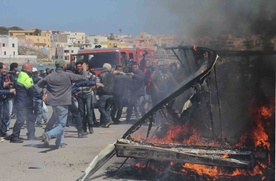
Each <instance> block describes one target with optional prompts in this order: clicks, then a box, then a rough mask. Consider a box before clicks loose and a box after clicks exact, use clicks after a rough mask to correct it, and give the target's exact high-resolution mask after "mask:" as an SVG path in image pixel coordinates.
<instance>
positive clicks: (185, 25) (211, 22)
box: [153, 0, 276, 37]
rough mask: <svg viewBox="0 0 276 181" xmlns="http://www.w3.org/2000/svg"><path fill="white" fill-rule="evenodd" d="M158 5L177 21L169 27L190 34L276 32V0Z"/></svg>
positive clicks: (172, 0) (182, 0) (181, 0)
mask: <svg viewBox="0 0 276 181" xmlns="http://www.w3.org/2000/svg"><path fill="white" fill-rule="evenodd" d="M155 5H156V6H159V8H162V9H165V10H166V11H167V13H168V14H169V16H171V18H172V21H175V27H168V28H174V29H175V30H174V31H175V33H177V34H185V35H187V36H189V37H198V36H205V35H206V36H211V37H217V36H220V35H225V34H231V35H236V36H245V35H251V34H263V35H264V34H268V35H276V31H275V28H276V11H275V9H276V1H275V0H231V1H227V0H165V1H162V2H159V1H155ZM156 9H158V8H156ZM153 14H154V12H153ZM155 18H156V17H155ZM168 24H169V23H168ZM170 24H171V23H170Z"/></svg>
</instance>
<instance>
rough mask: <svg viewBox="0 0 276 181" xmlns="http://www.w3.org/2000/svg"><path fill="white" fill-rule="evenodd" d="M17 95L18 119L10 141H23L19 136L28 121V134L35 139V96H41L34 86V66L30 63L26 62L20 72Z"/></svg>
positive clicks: (30, 138) (29, 137) (15, 102)
mask: <svg viewBox="0 0 276 181" xmlns="http://www.w3.org/2000/svg"><path fill="white" fill-rule="evenodd" d="M15 87H16V97H15V101H14V105H15V109H16V115H17V119H16V122H15V124H14V127H13V132H12V135H11V140H10V142H12V143H22V142H23V140H22V139H20V138H19V136H20V130H21V128H22V126H23V124H24V122H25V121H26V125H27V130H28V133H27V136H28V139H29V140H32V139H35V115H34V113H33V98H34V97H36V96H39V93H38V92H37V90H36V89H35V88H34V83H33V78H32V66H31V64H30V63H24V64H23V66H22V71H20V73H19V74H18V78H17V81H16V86H15Z"/></svg>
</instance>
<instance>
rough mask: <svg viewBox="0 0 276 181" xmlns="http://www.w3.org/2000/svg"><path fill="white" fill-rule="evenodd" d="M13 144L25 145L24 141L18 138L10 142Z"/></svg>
mask: <svg viewBox="0 0 276 181" xmlns="http://www.w3.org/2000/svg"><path fill="white" fill-rule="evenodd" d="M10 142H11V143H23V142H24V141H23V140H22V139H20V138H18V137H13V138H11V140H10Z"/></svg>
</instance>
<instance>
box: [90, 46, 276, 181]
mask: <svg viewBox="0 0 276 181" xmlns="http://www.w3.org/2000/svg"><path fill="white" fill-rule="evenodd" d="M170 50H171V51H173V53H174V54H175V56H176V57H177V58H178V60H179V65H180V67H181V68H180V69H179V70H178V71H176V72H177V73H176V74H175V76H174V77H175V80H176V81H177V82H178V84H177V85H176V86H175V87H171V89H170V91H169V92H168V93H167V95H166V96H164V97H163V99H160V100H158V101H156V104H155V105H153V107H152V109H151V110H150V111H149V112H147V113H146V114H145V115H144V116H143V117H142V118H141V119H139V120H138V121H137V122H136V123H135V124H134V125H133V126H132V127H131V128H130V129H129V130H128V131H127V132H126V133H125V134H124V135H123V136H122V138H121V139H118V140H117V142H116V143H115V144H114V145H112V146H110V147H109V148H108V149H107V150H105V152H103V154H100V158H101V159H100V161H97V162H95V163H93V164H92V166H91V168H92V169H90V170H88V171H87V172H86V176H90V175H91V173H92V174H93V173H94V172H95V171H96V170H97V169H98V168H99V167H100V166H101V164H103V163H105V162H106V161H107V160H108V159H110V158H111V157H112V156H113V155H114V154H116V155H117V156H118V157H126V158H127V159H126V161H127V160H132V161H131V162H130V163H131V165H132V166H128V167H123V166H122V167H120V169H119V170H117V171H116V174H117V175H118V174H119V175H123V174H132V175H133V172H135V173H136V174H139V173H140V176H141V175H142V176H143V179H146V180H247V179H254V180H274V179H275V168H274V165H275V62H274V60H273V58H274V59H275V57H273V56H271V55H265V54H263V53H262V52H237V51H236V52H220V54H221V56H222V57H221V58H220V59H219V57H218V55H217V53H216V52H215V51H213V50H210V49H206V48H202V47H196V46H194V47H187V46H179V47H174V48H170ZM272 54H275V52H274V53H272ZM130 158H134V159H130ZM123 164H126V162H124V163H123ZM93 169H94V171H91V170H93ZM130 172H131V173H130ZM109 173H110V174H111V175H112V173H111V172H109ZM153 173H154V174H153ZM138 177H139V176H138Z"/></svg>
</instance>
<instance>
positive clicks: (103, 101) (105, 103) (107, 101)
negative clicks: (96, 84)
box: [98, 95, 113, 124]
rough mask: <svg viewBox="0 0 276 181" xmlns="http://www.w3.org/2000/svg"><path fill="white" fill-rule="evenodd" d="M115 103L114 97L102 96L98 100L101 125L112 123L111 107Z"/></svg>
mask: <svg viewBox="0 0 276 181" xmlns="http://www.w3.org/2000/svg"><path fill="white" fill-rule="evenodd" d="M112 102H113V96H112V95H101V96H100V98H99V100H98V109H99V111H100V113H101V115H100V122H101V124H106V123H108V122H110V121H111V116H110V113H111V107H112Z"/></svg>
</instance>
